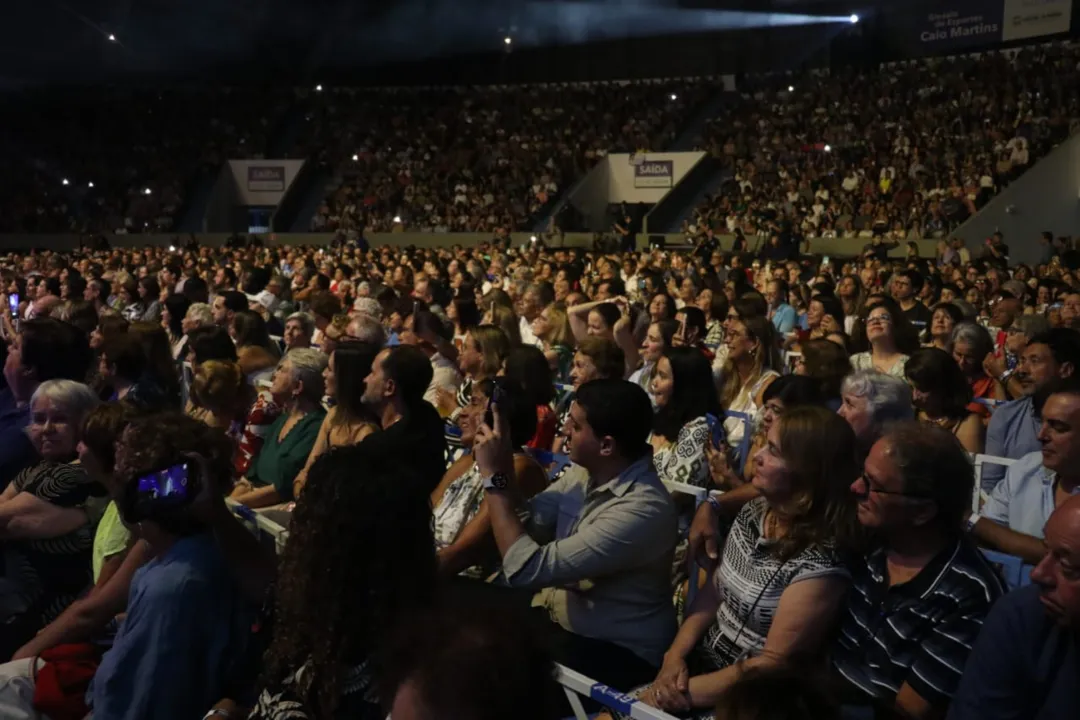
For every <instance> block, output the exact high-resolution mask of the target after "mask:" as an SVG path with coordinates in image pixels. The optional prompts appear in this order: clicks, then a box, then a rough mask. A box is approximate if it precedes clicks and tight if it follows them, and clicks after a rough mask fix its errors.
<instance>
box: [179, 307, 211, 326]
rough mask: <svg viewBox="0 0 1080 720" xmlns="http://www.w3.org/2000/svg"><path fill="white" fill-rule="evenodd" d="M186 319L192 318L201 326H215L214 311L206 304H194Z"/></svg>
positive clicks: (189, 308)
mask: <svg viewBox="0 0 1080 720" xmlns="http://www.w3.org/2000/svg"><path fill="white" fill-rule="evenodd" d="M184 317H185V318H191V319H192V320H194V321H196V322H198V323H199V325H213V324H214V310H213V308H211V307H210V306H209V305H207V304H206V303H192V304H191V305H190V306H189V307H188V309H187V313H186V314H185V315H184Z"/></svg>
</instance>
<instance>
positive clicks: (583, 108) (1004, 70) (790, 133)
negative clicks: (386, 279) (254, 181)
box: [0, 43, 1080, 242]
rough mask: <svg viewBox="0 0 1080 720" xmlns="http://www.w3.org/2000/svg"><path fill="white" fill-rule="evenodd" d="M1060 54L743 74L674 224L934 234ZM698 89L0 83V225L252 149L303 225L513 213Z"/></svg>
mask: <svg viewBox="0 0 1080 720" xmlns="http://www.w3.org/2000/svg"><path fill="white" fill-rule="evenodd" d="M1078 61H1080V48H1078V46H1076V45H1074V44H1068V43H1065V44H1055V45H1047V46H1038V47H1029V48H1023V49H1020V50H1018V51H1008V52H1007V53H995V52H989V53H983V54H981V55H978V56H966V57H957V58H947V59H930V60H919V61H910V62H904V63H895V64H892V65H888V66H884V67H883V68H880V69H875V70H873V71H861V70H856V69H850V68H838V69H833V70H829V71H810V72H805V73H800V74H797V75H792V74H782V75H769V76H763V77H748V78H744V79H742V81H741V82H742V86H741V87H740V88H739V91H738V93H727V94H726V95H725V96H724V97H723V99H722V101H721V102H718V103H716V107H717V108H718V110H716V112H717V113H718V115H717V116H716V117H714V118H712V119H711V120H709V121H708V122H707V123H706V125H705V128H704V130H703V131H702V135H701V138H700V141H699V144H700V147H702V148H703V149H705V150H707V151H709V152H710V153H711V154H712V155H713V156H714V157H716V158H718V159H720V160H721V161H722V162H723V163H724V165H725V166H726V168H727V170H726V171H727V173H728V177H727V179H726V181H725V182H724V184H723V185H722V186H721V187H720V188H719V189H718V190H717V191H716V192H715V193H714V194H712V195H711V196H710V197H708V198H707V200H706V202H705V203H704V204H702V205H701V206H700V207H698V208H697V209H696V211H695V213H694V217H693V218H692V219H691V220H690V221H688V222H687V224H686V225H687V227H686V229H687V230H688V231H689V232H690V233H691V234H696V233H698V232H701V231H704V229H705V228H706V227H711V228H712V229H713V230H715V231H717V232H720V233H722V234H729V233H730V234H734V233H739V234H743V235H746V236H755V235H757V236H762V237H768V236H769V235H771V234H773V233H774V232H776V230H777V229H778V227H779V226H780V224H781V223H782V222H784V221H787V222H790V223H791V224H792V225H793V227H794V228H795V229H796V231H797V232H798V233H799V234H800V235H802V236H805V237H836V236H845V235H858V236H861V237H872V236H876V237H882V238H885V239H886V240H888V241H891V242H903V241H907V240H911V239H915V238H928V237H943V236H944V235H946V234H947V233H948V232H949V231H950V230H951V229H952V228H954V227H955V226H957V225H958V224H959V223H961V222H962V221H963V220H964V219H966V218H967V217H969V216H970V215H971V214H973V213H974V212H976V211H977V210H978V209H979V208H981V207H982V206H984V205H985V204H986V203H987V202H988V201H989V200H990V198H992V197H993V196H994V195H995V194H996V193H997V192H999V191H1000V190H1001V189H1002V188H1003V187H1004V186H1005V185H1007V184H1008V183H1009V182H1011V181H1012V180H1014V179H1016V178H1017V177H1019V176H1020V175H1021V174H1022V173H1023V172H1024V171H1025V170H1026V169H1028V168H1029V167H1031V166H1032V165H1034V163H1035V162H1036V161H1037V160H1038V159H1040V158H1041V157H1043V156H1044V155H1045V154H1046V153H1047V152H1049V151H1050V150H1051V149H1052V148H1053V147H1054V146H1055V145H1057V144H1058V143H1060V142H1061V141H1062V140H1064V139H1065V138H1067V137H1069V136H1070V135H1071V134H1074V133H1076V132H1077V131H1078V130H1080V91H1078V90H1077V88H1080V76H1078V73H1080V69H1078V68H1080V63H1078ZM719 92H721V88H720V85H719V81H718V80H664V81H649V82H627V83H599V84H582V85H569V86H568V85H535V86H520V87H487V88H449V89H438V88H435V89H432V88H424V89H394V90H373V89H355V88H338V89H333V88H327V89H326V90H325V91H320V92H315V91H314V90H311V89H308V90H302V91H295V92H293V91H289V90H284V91H252V90H230V91H220V92H219V91H204V92H200V93H192V92H188V91H171V92H158V91H153V92H137V93H134V94H125V93H124V92H123V91H119V90H115V91H110V93H111V94H108V95H106V96H105V97H102V96H101V93H99V92H98V91H96V90H95V91H93V92H87V93H82V94H80V93H74V94H71V93H65V94H62V95H55V94H50V93H48V92H45V91H26V92H24V93H22V94H21V95H19V96H17V97H14V98H12V99H11V101H10V102H9V103H8V107H9V108H10V109H11V110H10V113H11V114H10V120H9V132H10V133H11V138H12V139H13V143H17V145H13V146H12V147H4V148H0V153H3V154H4V156H5V157H7V159H8V160H9V162H11V163H13V164H14V166H15V167H18V168H20V170H21V174H20V175H19V178H20V182H19V183H17V184H11V180H10V176H9V178H5V179H4V180H0V184H3V185H4V187H2V189H3V190H4V192H3V197H4V198H5V200H4V210H5V211H4V212H3V213H2V214H0V222H2V223H3V227H2V228H0V229H3V230H7V231H31V232H34V231H49V232H71V231H90V232H100V231H108V232H116V231H119V232H127V233H134V232H149V231H154V232H160V231H168V230H169V229H170V228H172V227H174V226H175V224H176V222H177V221H178V219H179V216H180V214H181V213H182V212H183V210H184V209H185V208H186V205H185V201H187V200H189V199H190V193H191V191H192V188H193V187H194V186H195V185H196V183H197V181H199V180H200V179H201V180H203V181H205V174H206V173H209V172H212V171H213V170H214V169H216V168H217V167H219V166H220V164H221V163H222V162H223V161H224V160H225V159H227V158H259V157H265V154H266V153H267V152H272V151H273V152H277V153H278V154H279V155H284V156H287V157H301V158H308V159H310V160H312V161H314V162H315V163H317V164H318V166H319V167H321V168H323V169H324V170H325V171H326V173H327V174H328V175H329V177H330V179H331V180H330V187H331V188H332V189H331V190H330V192H329V194H328V195H327V197H326V198H325V200H324V202H322V203H321V205H320V206H319V207H318V208H317V209H316V211H315V213H314V216H313V217H312V220H311V226H310V227H311V230H312V231H317V232H323V231H326V232H332V231H342V232H344V233H346V234H349V235H359V234H362V233H363V232H364V231H365V230H367V231H368V232H387V231H392V230H395V229H404V230H410V231H425V232H463V231H468V232H493V231H494V230H495V229H497V228H504V229H507V230H529V229H532V228H533V227H535V226H536V223H537V221H538V220H539V219H540V218H542V217H543V214H544V212H545V211H547V210H550V209H551V208H552V207H553V205H554V204H555V202H556V200H557V199H558V197H559V196H560V195H561V194H562V193H564V192H565V191H567V190H568V189H569V188H571V187H572V186H573V184H574V182H575V181H576V180H577V179H579V178H581V177H582V176H583V175H584V174H585V173H586V172H588V170H589V169H591V168H592V166H593V165H594V164H595V163H596V162H597V161H598V160H599V159H600V158H602V157H604V156H605V155H606V154H608V153H611V152H630V153H633V152H640V151H659V150H665V149H668V148H669V147H670V145H671V143H672V142H673V141H674V140H675V139H676V137H678V136H679V135H680V133H682V132H683V131H685V130H686V129H687V128H689V127H691V126H692V121H693V120H694V118H695V117H696V116H697V114H698V113H699V112H700V111H701V110H702V109H703V108H704V107H705V104H706V103H707V102H709V101H710V100H713V99H715V98H716V96H717V94H718V93H719ZM117 105H121V106H124V107H126V108H128V111H127V112H125V113H122V114H117V113H114V112H111V110H112V108H113V107H115V106H117ZM60 107H62V108H63V110H62V111H61V110H60V109H59V108H60ZM287 118H288V120H287ZM272 140H273V141H274V142H273V143H272V142H271V141H272ZM63 180H68V182H69V184H68V185H66V186H65V185H63V184H62V182H63ZM89 183H93V187H92V188H91V187H89V185H88V184H89ZM148 190H149V192H147V191H148Z"/></svg>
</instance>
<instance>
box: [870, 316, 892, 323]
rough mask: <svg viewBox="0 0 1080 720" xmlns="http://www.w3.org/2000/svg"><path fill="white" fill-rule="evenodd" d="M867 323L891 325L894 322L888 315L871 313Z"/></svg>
mask: <svg viewBox="0 0 1080 720" xmlns="http://www.w3.org/2000/svg"><path fill="white" fill-rule="evenodd" d="M866 324H867V325H890V324H892V318H891V317H889V316H888V315H871V316H870V317H868V318H866Z"/></svg>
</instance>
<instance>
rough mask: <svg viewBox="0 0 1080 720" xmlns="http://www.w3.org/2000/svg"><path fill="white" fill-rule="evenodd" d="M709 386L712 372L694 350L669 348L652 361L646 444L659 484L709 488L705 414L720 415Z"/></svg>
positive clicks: (707, 429) (716, 400) (700, 355)
mask: <svg viewBox="0 0 1080 720" xmlns="http://www.w3.org/2000/svg"><path fill="white" fill-rule="evenodd" d="M712 387H713V383H712V368H711V367H710V366H709V361H708V360H707V359H705V355H704V354H702V352H701V351H700V350H698V349H697V348H688V347H676V348H668V349H667V350H666V351H664V354H663V355H661V356H660V358H659V359H658V360H657V361H656V373H655V374H654V376H653V379H652V394H653V397H654V398H655V400H656V417H655V419H654V421H653V435H652V440H651V441H650V442H652V446H653V464H654V465H656V472H657V474H658V475H659V476H660V479H661V480H663V481H665V482H680V483H686V484H688V485H697V486H698V487H706V486H707V485H709V463H708V461H707V459H706V457H705V446H706V445H708V444H709V442H710V434H711V433H710V430H709V423H708V422H707V421H706V419H705V416H706V415H712V416H713V417H714V418H720V417H721V416H722V415H723V411H722V410H721V409H720V402H719V400H718V399H717V396H716V393H715V392H711V390H712Z"/></svg>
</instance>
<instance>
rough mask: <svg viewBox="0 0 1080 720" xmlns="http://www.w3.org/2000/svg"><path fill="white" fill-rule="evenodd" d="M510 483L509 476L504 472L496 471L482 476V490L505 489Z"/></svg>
mask: <svg viewBox="0 0 1080 720" xmlns="http://www.w3.org/2000/svg"><path fill="white" fill-rule="evenodd" d="M509 485H510V478H508V477H507V476H506V473H501V472H497V473H495V474H493V475H488V476H487V477H485V478H484V490H495V491H496V492H498V491H501V490H505V489H506V488H507V487H508V486H509Z"/></svg>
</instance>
